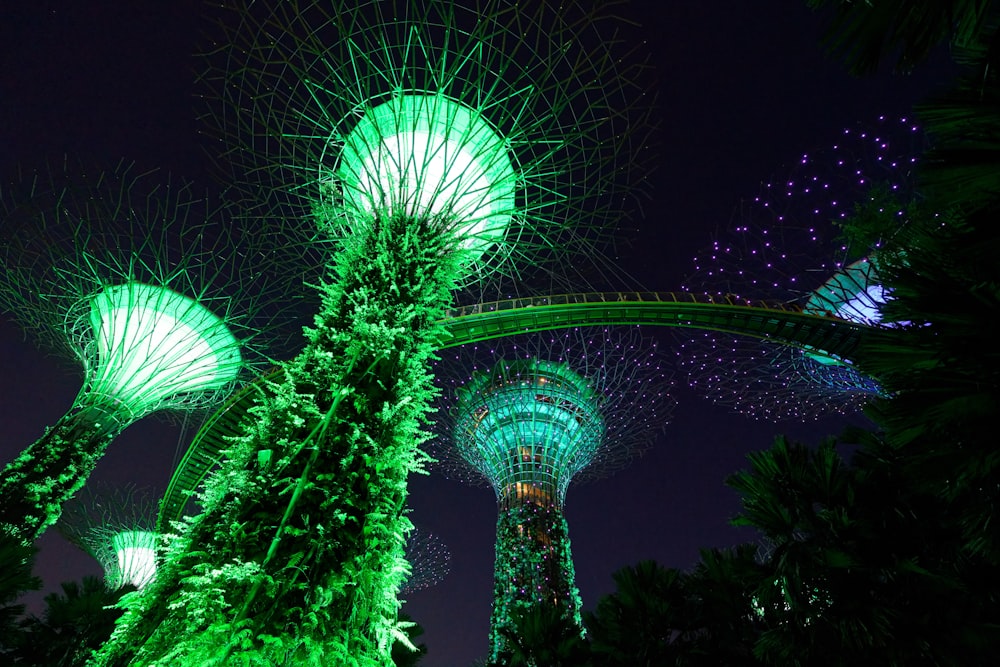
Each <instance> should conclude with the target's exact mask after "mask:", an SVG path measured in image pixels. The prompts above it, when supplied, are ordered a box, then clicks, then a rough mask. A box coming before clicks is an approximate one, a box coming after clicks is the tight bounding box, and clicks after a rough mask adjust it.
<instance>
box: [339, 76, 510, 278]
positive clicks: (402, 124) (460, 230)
mask: <svg viewBox="0 0 1000 667" xmlns="http://www.w3.org/2000/svg"><path fill="white" fill-rule="evenodd" d="M337 177H338V180H339V181H340V183H341V184H342V186H343V196H344V200H345V203H346V204H347V205H348V206H349V207H351V208H353V209H354V210H358V211H365V212H369V213H370V212H372V211H375V210H376V209H379V210H388V211H389V212H390V213H392V212H397V211H399V210H403V211H405V212H406V213H407V214H410V215H428V216H430V215H434V216H442V217H443V218H445V219H446V220H448V221H449V224H453V225H454V227H453V229H454V233H455V234H457V235H458V236H459V238H461V239H462V247H463V248H464V249H465V250H466V251H467V254H468V259H467V261H474V260H475V259H477V258H479V257H480V256H482V254H483V253H484V252H485V251H486V250H487V249H488V248H489V247H490V246H492V245H494V244H495V243H497V242H498V241H500V240H502V239H503V237H504V234H505V233H506V230H507V228H508V227H509V225H510V222H511V215H512V213H513V211H514V206H515V197H514V191H515V188H514V186H515V175H514V168H513V167H512V165H511V162H510V157H509V153H508V151H507V149H506V147H505V145H504V142H503V140H502V139H501V138H500V137H499V136H498V135H497V133H496V131H495V130H494V129H493V128H492V127H491V126H490V124H489V123H487V121H486V120H484V119H483V118H482V116H481V115H479V114H478V113H476V112H474V111H472V110H471V109H469V108H468V107H466V106H464V105H463V104H461V103H459V102H456V101H454V100H452V99H449V98H447V97H445V96H443V95H441V94H433V95H432V94H423V93H408V94H403V95H398V96H396V97H393V98H392V99H390V100H389V101H387V102H383V103H382V104H379V105H378V106H375V107H373V108H369V109H367V110H366V111H365V113H364V115H363V116H362V117H361V119H360V120H359V121H358V123H357V125H356V126H355V127H354V128H353V129H352V130H351V132H350V133H349V134H348V135H347V137H346V138H345V139H344V144H343V148H342V151H341V155H340V162H339V166H338V168H337Z"/></svg>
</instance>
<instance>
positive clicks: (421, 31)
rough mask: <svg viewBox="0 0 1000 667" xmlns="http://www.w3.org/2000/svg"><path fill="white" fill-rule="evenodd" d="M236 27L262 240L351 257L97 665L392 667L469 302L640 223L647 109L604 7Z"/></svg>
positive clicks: (227, 92)
mask: <svg viewBox="0 0 1000 667" xmlns="http://www.w3.org/2000/svg"><path fill="white" fill-rule="evenodd" d="M236 4H237V5H242V6H239V7H237V8H236V9H234V10H228V9H227V10H225V11H227V12H228V13H227V14H226V15H225V16H223V17H221V18H220V26H222V27H223V29H224V30H225V33H224V34H223V35H222V36H221V37H220V40H221V42H222V43H223V45H224V47H223V48H221V49H219V50H218V51H216V52H215V55H214V56H212V58H214V61H215V62H217V63H219V64H220V65H221V68H220V71H216V72H214V74H215V75H217V76H215V78H214V82H215V84H216V87H215V91H214V94H215V95H217V96H219V97H220V98H221V100H220V102H219V105H218V107H217V109H216V111H217V113H216V115H215V116H213V118H214V119H215V120H218V121H219V136H220V137H222V139H223V141H224V142H226V144H228V145H227V146H226V147H225V148H224V149H223V150H222V151H220V153H223V154H224V155H223V158H226V159H228V161H229V162H230V163H231V164H232V165H234V166H235V168H234V169H233V173H234V174H235V175H236V177H237V180H238V181H240V182H241V185H242V186H243V187H245V189H246V191H247V193H248V195H249V196H248V198H247V200H246V202H247V204H248V205H251V204H253V203H254V202H256V203H257V204H259V206H258V207H257V208H254V209H253V210H255V211H258V212H259V213H260V214H261V217H262V218H264V217H268V216H272V215H274V216H280V217H282V218H285V219H292V220H296V219H299V220H301V221H302V223H303V225H304V226H306V228H307V234H308V233H311V234H313V235H317V234H322V233H328V234H330V235H331V236H332V237H334V238H335V239H336V240H337V241H338V243H339V245H338V250H337V252H336V253H335V254H334V255H333V257H332V260H331V262H330V268H329V272H328V275H327V276H326V280H325V284H324V285H323V287H322V289H321V294H322V305H321V307H320V312H319V313H318V314H317V315H316V317H315V323H314V326H313V327H312V328H311V329H310V330H309V331H308V332H307V343H306V346H305V348H304V350H303V351H302V352H301V353H300V354H299V355H298V356H297V357H296V358H295V359H294V360H293V361H291V362H289V363H287V364H284V365H283V367H282V372H281V374H280V377H279V379H278V380H277V381H276V382H274V383H273V385H272V387H271V389H272V392H270V396H269V397H268V398H266V400H262V401H261V402H260V403H259V404H258V405H257V406H256V407H255V408H252V409H251V413H250V414H251V419H249V420H247V422H246V423H245V424H244V429H245V435H244V436H243V437H241V438H239V439H238V440H237V441H236V442H235V443H234V445H233V447H232V449H231V450H230V452H229V460H228V461H225V462H224V463H223V464H222V465H221V467H220V468H219V469H218V470H217V471H216V472H215V473H214V474H213V476H212V477H211V478H210V479H209V480H208V482H207V483H206V485H205V492H204V494H203V496H202V506H203V507H204V511H203V512H202V513H201V514H199V515H198V516H196V517H193V518H191V519H189V520H188V521H187V522H186V523H184V524H182V525H181V526H180V527H179V531H180V536H179V538H178V539H177V540H175V541H174V542H173V545H172V547H170V548H169V550H168V552H167V554H166V555H165V559H164V563H163V566H162V567H161V568H160V570H159V572H158V574H157V578H156V580H155V581H154V582H153V583H152V584H151V585H150V586H149V587H148V588H147V589H146V590H145V591H144V592H143V594H142V595H141V596H138V597H136V598H135V599H133V600H131V601H130V607H129V609H128V610H127V611H126V613H125V615H124V616H123V617H122V621H121V622H120V623H119V627H118V629H117V630H116V633H115V635H114V637H113V638H112V640H111V642H110V643H109V644H108V645H106V646H105V648H104V650H103V651H102V653H101V654H100V656H99V662H100V663H101V664H116V665H117V664H124V663H129V662H132V663H138V664H151V663H158V664H166V663H169V664H196V665H199V667H200V666H202V665H205V664H224V663H226V662H227V661H228V660H230V659H231V658H232V657H233V655H234V654H236V653H239V654H241V659H242V660H244V661H248V662H254V661H257V662H260V663H263V664H271V663H277V664H286V663H292V662H294V663H295V664H309V665H320V664H337V665H364V666H366V667H367V666H374V665H385V664H387V662H388V660H389V652H390V649H391V645H392V642H393V639H394V638H397V639H398V638H399V637H400V636H401V631H400V628H399V626H397V625H396V618H397V611H398V607H399V601H398V598H397V593H398V591H399V589H400V587H401V586H402V584H403V581H404V579H405V575H406V570H407V566H406V563H405V561H404V556H403V553H404V540H405V536H406V534H407V533H408V531H409V529H410V522H409V519H408V518H407V516H406V514H405V513H404V503H405V499H406V494H407V484H406V483H407V477H408V475H409V474H410V473H411V472H417V471H420V470H421V469H422V468H423V466H424V463H425V461H426V455H424V454H423V453H422V452H421V451H420V450H419V445H420V444H421V443H422V441H423V440H424V439H425V438H426V437H427V436H426V435H425V434H424V432H423V431H422V427H423V426H424V425H425V423H426V419H427V413H428V411H429V409H430V404H431V402H432V399H433V396H434V391H433V386H432V383H431V379H430V370H429V366H430V359H431V358H432V356H433V354H434V350H435V349H436V348H437V347H438V345H439V343H440V340H441V338H442V336H443V328H442V327H441V325H440V324H438V322H439V321H440V320H441V318H442V317H443V316H444V313H445V309H446V308H447V306H448V305H449V302H450V300H451V292H452V290H453V289H455V288H456V286H458V285H466V286H467V285H474V284H476V283H477V282H478V281H485V280H491V274H490V270H491V269H493V268H496V269H497V270H498V273H499V274H501V275H502V274H505V273H506V274H512V275H513V274H517V273H518V271H519V270H522V269H523V270H527V269H528V268H531V267H533V266H535V265H537V264H538V263H539V262H541V261H542V260H544V259H547V257H546V253H548V254H549V255H555V256H556V257H557V258H560V259H565V256H566V255H567V254H568V253H569V252H571V251H575V250H579V248H580V246H581V245H588V244H586V243H585V240H586V239H587V238H588V235H587V234H586V232H588V231H589V230H596V229H597V228H598V227H599V224H598V223H607V222H612V221H613V222H617V221H618V220H619V219H620V215H619V214H620V213H621V209H622V206H623V204H624V203H625V197H624V195H625V193H626V192H628V187H627V186H628V185H629V183H628V181H629V180H630V179H629V178H628V177H629V175H630V174H634V173H635V171H634V168H635V167H636V166H637V165H640V166H641V165H642V164H643V160H642V159H641V157H642V155H643V154H644V152H643V151H642V150H641V149H642V148H643V145H642V138H643V137H644V130H645V125H643V123H642V122H641V121H642V120H643V119H644V118H645V116H644V114H643V113H641V109H640V111H637V108H641V107H644V106H646V105H644V104H640V103H641V102H642V99H641V98H642V89H641V87H639V86H635V85H633V80H632V71H631V69H630V67H629V66H628V65H626V64H625V63H626V62H627V61H623V60H622V59H621V57H620V55H621V54H614V53H613V51H614V48H616V47H617V46H618V44H617V43H616V40H615V37H614V34H613V33H608V32H605V31H602V30H600V29H595V28H600V27H602V25H603V24H605V23H608V21H607V20H606V19H607V18H608V17H607V15H606V14H605V13H604V12H603V9H602V13H601V14H594V13H592V12H587V11H583V10H580V9H579V8H577V7H575V6H574V5H573V4H568V5H554V4H552V3H547V2H538V3H536V4H535V5H534V6H531V5H527V4H523V3H514V2H507V1H506V0H504V1H485V2H482V3H477V2H473V3H453V2H445V1H432V2H407V1H391V0H390V1H373V2H361V3H353V2H352V3H333V4H330V3H326V2H301V3H300V2H279V3H274V4H273V5H271V6H265V3H262V2H246V3H236ZM205 80H206V81H213V75H212V74H210V75H209V76H207V77H206V79H205ZM637 105H638V107H637ZM635 121H639V122H635ZM258 195H259V199H256V200H255V199H254V197H256V196H258ZM569 245H572V246H574V247H572V248H570V247H568V246H569ZM192 573H193V574H192Z"/></svg>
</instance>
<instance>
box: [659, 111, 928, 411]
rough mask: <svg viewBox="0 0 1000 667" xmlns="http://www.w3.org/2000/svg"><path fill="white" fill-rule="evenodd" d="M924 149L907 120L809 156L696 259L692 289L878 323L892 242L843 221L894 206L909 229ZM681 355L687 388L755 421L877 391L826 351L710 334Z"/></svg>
mask: <svg viewBox="0 0 1000 667" xmlns="http://www.w3.org/2000/svg"><path fill="white" fill-rule="evenodd" d="M921 144H922V135H921V133H920V130H919V128H918V127H917V126H916V125H915V124H914V123H913V121H912V120H910V119H907V118H886V117H882V118H879V119H878V120H877V122H875V123H873V124H870V125H860V124H859V125H857V126H854V127H849V128H846V129H844V130H843V132H842V135H841V136H840V137H839V140H838V141H837V143H835V144H834V145H833V146H831V147H829V148H827V149H824V150H821V151H817V152H816V153H810V154H803V155H802V156H801V157H800V158H799V160H798V161H797V163H796V164H795V165H794V166H793V167H792V168H791V169H790V170H789V171H788V172H787V173H786V174H785V175H784V176H783V177H781V178H776V179H774V180H773V181H771V182H768V183H765V184H764V185H762V187H761V190H760V192H759V193H758V195H757V196H756V197H754V198H753V199H752V200H749V201H744V202H741V203H740V206H739V209H738V210H737V212H736V214H735V215H734V219H733V222H732V224H731V225H730V226H729V228H727V229H726V230H724V231H723V232H722V233H720V235H719V237H718V239H717V240H716V241H715V242H714V243H713V245H712V246H711V247H709V248H707V249H705V250H704V251H702V252H700V253H699V254H698V256H697V257H696V258H695V272H694V273H693V274H692V275H691V276H690V277H689V278H688V280H687V281H686V284H685V288H686V289H697V290H706V291H708V292H711V293H713V294H738V295H740V296H741V297H743V298H751V299H767V300H772V301H777V302H780V303H788V304H792V305H795V306H797V307H799V308H801V309H802V311H803V312H804V313H808V314H815V315H822V316H827V317H830V318H838V319H842V320H845V321H848V322H853V323H856V324H860V325H864V326H868V327H877V326H879V316H878V309H879V306H880V304H882V303H884V302H885V300H886V299H887V298H888V297H889V295H887V294H886V293H885V290H883V289H882V287H881V284H880V282H879V280H878V271H877V265H878V259H877V254H878V248H879V246H880V245H881V244H882V243H884V242H887V241H889V239H869V240H866V242H862V243H859V242H857V241H855V242H853V243H852V242H850V241H849V240H848V239H846V238H845V237H844V236H843V235H842V234H841V231H840V228H839V226H838V224H839V223H840V222H842V221H844V220H846V219H847V218H848V217H850V216H851V215H852V214H853V213H854V212H855V211H856V210H857V209H858V208H859V207H866V206H867V207H871V206H883V205H884V206H894V207H897V208H898V216H899V218H900V224H903V222H905V210H904V208H903V207H904V206H905V205H906V204H907V203H908V201H909V199H910V198H912V197H913V196H914V192H913V187H914V180H915V179H914V173H913V171H914V164H915V162H916V160H917V157H916V156H917V154H918V153H919V150H920V147H921ZM678 355H679V361H680V365H681V367H682V369H683V370H684V372H685V373H687V375H688V378H689V383H690V384H691V386H692V387H694V388H695V389H697V390H698V391H700V392H701V393H702V394H704V395H705V396H706V397H708V398H709V399H711V400H712V401H713V402H716V403H719V404H722V405H727V406H730V407H731V408H733V409H734V410H736V411H738V412H740V413H743V414H746V415H748V416H752V417H755V418H758V419H767V420H769V421H776V420H782V419H803V418H805V419H810V418H811V419H815V418H818V417H820V416H822V415H824V414H829V413H850V412H854V411H856V410H859V409H860V408H861V407H863V406H864V405H865V404H866V403H867V402H868V401H870V400H871V399H872V398H873V397H876V396H880V395H881V394H882V390H881V388H880V387H879V385H878V383H877V382H876V381H875V380H874V379H872V378H870V377H867V376H865V375H864V374H862V373H861V372H859V371H858V370H857V369H856V368H855V367H854V366H853V364H852V362H851V358H850V357H849V356H844V355H839V354H836V353H833V352H831V351H829V350H821V349H810V348H809V347H808V346H806V347H805V348H803V349H794V348H782V347H777V346H774V345H771V344H769V343H762V342H760V341H755V340H750V339H747V338H742V337H735V336H720V335H716V334H709V333H704V334H700V335H698V336H696V337H693V338H689V339H686V340H684V342H683V343H682V344H681V345H680V348H679V350H678Z"/></svg>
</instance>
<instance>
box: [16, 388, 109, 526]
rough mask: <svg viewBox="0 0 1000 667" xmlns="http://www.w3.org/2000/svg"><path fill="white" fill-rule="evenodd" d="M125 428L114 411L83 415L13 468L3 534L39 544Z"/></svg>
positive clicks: (66, 420) (65, 420)
mask: <svg viewBox="0 0 1000 667" xmlns="http://www.w3.org/2000/svg"><path fill="white" fill-rule="evenodd" d="M123 427H124V424H123V423H122V422H121V421H120V420H119V419H118V418H117V417H116V416H115V415H114V413H113V411H112V410H111V409H98V408H93V407H91V408H84V409H77V410H75V411H73V412H70V413H69V414H67V415H65V416H64V417H62V418H61V419H60V420H59V421H58V422H56V424H55V425H54V426H52V427H51V428H49V429H48V430H47V431H46V432H45V435H43V436H42V437H41V438H39V439H38V440H36V441H35V442H34V443H32V444H31V445H30V446H29V447H28V448H26V449H25V450H24V451H23V452H21V453H20V454H19V455H18V457H17V458H16V459H14V460H13V461H11V462H10V463H8V464H7V466H6V467H5V468H4V469H3V473H2V474H0V530H2V531H4V532H5V533H7V534H8V535H10V536H11V537H13V538H15V539H19V540H21V541H22V542H24V543H25V544H30V543H32V542H34V541H35V540H36V539H37V538H38V537H39V536H40V535H41V534H42V533H43V532H44V531H45V529H46V528H48V527H49V526H51V525H52V524H54V523H55V522H56V521H57V520H58V519H59V515H60V514H61V513H62V507H63V504H64V503H65V502H66V501H67V500H69V499H70V498H72V497H73V495H74V494H76V492H77V491H79V490H80V489H81V488H82V487H83V485H84V483H85V482H86V481H87V478H88V477H89V476H90V473H91V471H92V470H93V469H94V466H96V465H97V462H98V461H99V460H100V459H101V457H102V456H103V455H104V452H105V451H106V450H107V448H108V445H110V444H111V441H112V440H114V439H115V437H116V436H117V435H118V433H119V432H120V431H121V429H122V428H123Z"/></svg>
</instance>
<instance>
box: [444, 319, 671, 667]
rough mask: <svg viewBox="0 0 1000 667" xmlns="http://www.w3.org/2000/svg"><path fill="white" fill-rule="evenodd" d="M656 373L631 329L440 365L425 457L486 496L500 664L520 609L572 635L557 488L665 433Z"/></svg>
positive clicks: (572, 590) (538, 339)
mask: <svg viewBox="0 0 1000 667" xmlns="http://www.w3.org/2000/svg"><path fill="white" fill-rule="evenodd" d="M663 365H664V363H663V359H662V358H661V357H660V356H659V355H658V354H657V352H656V349H655V346H654V345H653V344H652V343H651V342H648V341H644V340H643V339H641V338H640V337H639V335H638V333H637V332H636V330H634V329H633V330H632V331H631V332H630V333H622V332H618V333H615V332H613V331H609V330H607V329H595V330H581V329H570V330H564V331H558V332H551V333H548V334H537V335H534V336H520V337H516V338H512V339H507V340H504V341H501V342H499V343H497V344H495V345H486V346H477V345H469V346H467V348H465V349H462V348H459V349H457V350H455V351H454V352H453V353H450V354H449V355H448V356H447V357H446V358H445V359H444V360H443V361H442V362H441V363H440V364H439V366H438V369H437V373H436V376H437V382H438V383H439V384H440V385H441V386H442V387H443V392H442V399H441V403H442V409H441V412H442V413H444V414H445V415H446V417H445V418H444V419H443V420H441V421H440V422H439V423H438V425H437V426H436V430H437V433H438V440H437V441H436V444H435V452H434V453H435V455H436V456H437V457H438V458H439V459H440V460H441V461H442V467H443V468H444V470H446V471H448V472H450V473H452V474H454V475H457V476H459V477H462V478H464V479H467V480H470V481H472V482H474V483H483V482H485V483H486V484H488V485H489V486H491V487H492V488H493V490H494V492H495V493H496V495H497V503H498V510H499V519H498V522H497V542H496V564H495V569H494V602H493V614H492V617H491V623H490V660H491V661H494V662H496V661H503V660H504V658H505V656H507V655H508V653H509V651H510V640H509V638H508V637H507V636H506V634H507V633H509V632H510V631H513V629H514V625H513V618H514V616H515V615H516V613H517V611H518V610H519V609H525V608H528V607H531V606H533V605H538V604H545V605H555V607H556V608H557V609H559V610H560V612H561V613H563V614H564V615H565V616H566V618H568V619H571V620H573V621H574V622H576V623H577V625H578V626H580V627H582V625H581V624H580V605H581V601H580V597H579V594H578V592H577V590H576V586H575V583H574V574H573V561H572V556H571V553H570V543H569V534H568V526H567V524H566V520H565V518H564V515H563V507H564V504H565V500H566V491H567V489H568V487H569V484H570V483H571V482H572V481H573V480H579V479H586V478H591V479H592V478H594V477H597V476H601V475H604V474H607V473H608V472H609V471H611V470H613V469H615V468H617V467H619V466H621V465H623V464H625V463H627V462H628V461H630V460H631V458H632V457H634V456H635V455H636V454H637V453H639V452H641V450H642V449H643V448H644V447H646V446H648V445H649V444H651V441H652V439H653V437H654V436H655V434H656V433H657V432H658V431H659V430H661V429H662V428H663V427H664V426H665V424H666V421H667V419H668V416H669V412H670V408H671V407H672V402H671V400H670V398H669V395H668V394H667V393H666V391H667V388H668V387H669V385H670V381H669V378H668V376H667V374H666V372H665V371H664V369H663Z"/></svg>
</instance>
